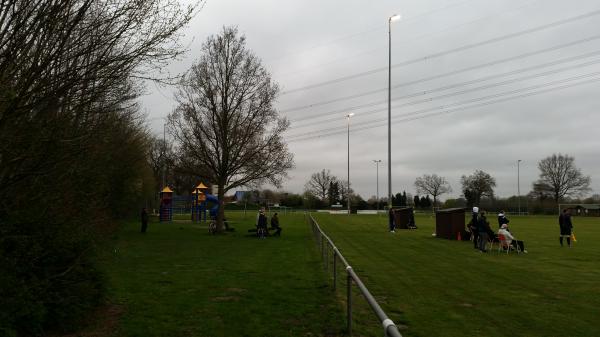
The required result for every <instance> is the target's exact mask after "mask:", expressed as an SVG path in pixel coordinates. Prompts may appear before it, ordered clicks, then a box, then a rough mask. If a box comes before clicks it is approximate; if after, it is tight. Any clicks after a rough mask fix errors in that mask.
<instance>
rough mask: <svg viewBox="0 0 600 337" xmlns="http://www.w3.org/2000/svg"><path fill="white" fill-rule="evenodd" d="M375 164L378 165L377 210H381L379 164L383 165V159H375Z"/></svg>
mask: <svg viewBox="0 0 600 337" xmlns="http://www.w3.org/2000/svg"><path fill="white" fill-rule="evenodd" d="M373 162H374V163H375V164H376V165H377V210H379V163H381V159H378V160H376V159H373Z"/></svg>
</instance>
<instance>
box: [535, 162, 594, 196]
mask: <svg viewBox="0 0 600 337" xmlns="http://www.w3.org/2000/svg"><path fill="white" fill-rule="evenodd" d="M538 168H539V170H540V179H539V180H538V181H537V182H536V183H538V184H542V185H544V186H547V187H549V191H551V193H552V198H553V199H554V201H555V202H556V203H557V204H558V202H559V201H560V200H561V199H562V198H564V197H566V196H582V195H585V194H586V193H588V192H589V191H590V183H591V178H590V176H584V175H583V174H582V173H581V170H580V169H578V168H577V167H576V166H575V158H573V157H571V156H569V155H566V154H565V155H562V154H560V153H559V154H553V155H551V156H549V157H546V158H544V159H542V160H541V161H540V162H539V163H538ZM534 187H535V184H534Z"/></svg>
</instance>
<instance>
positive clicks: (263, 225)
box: [256, 209, 267, 239]
mask: <svg viewBox="0 0 600 337" xmlns="http://www.w3.org/2000/svg"><path fill="white" fill-rule="evenodd" d="M256 235H257V236H258V237H259V238H261V239H264V238H265V237H266V236H267V216H266V215H265V210H264V209H261V210H260V211H259V212H258V219H257V221H256Z"/></svg>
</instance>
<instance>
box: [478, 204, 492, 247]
mask: <svg viewBox="0 0 600 337" xmlns="http://www.w3.org/2000/svg"><path fill="white" fill-rule="evenodd" d="M477 231H478V232H479V250H480V251H481V252H482V253H485V252H487V250H486V245H487V242H488V235H489V234H488V233H489V232H490V231H491V229H490V223H489V222H488V221H487V218H486V217H485V212H484V211H481V212H479V216H478V217H477Z"/></svg>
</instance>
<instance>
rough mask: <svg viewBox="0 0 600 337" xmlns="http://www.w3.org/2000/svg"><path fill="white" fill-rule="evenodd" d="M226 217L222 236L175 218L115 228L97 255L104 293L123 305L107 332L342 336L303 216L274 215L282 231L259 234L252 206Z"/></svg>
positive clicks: (339, 316) (335, 307)
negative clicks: (254, 233)
mask: <svg viewBox="0 0 600 337" xmlns="http://www.w3.org/2000/svg"><path fill="white" fill-rule="evenodd" d="M227 216H228V219H229V220H230V222H231V225H232V226H234V227H236V229H237V231H236V232H234V233H227V234H224V235H215V236H211V235H209V234H208V233H207V229H206V225H198V224H191V223H189V222H183V221H181V222H179V221H177V222H174V223H151V224H150V226H149V229H148V233H147V234H145V235H142V234H140V233H139V225H138V224H137V223H129V224H126V225H125V226H124V227H123V228H122V229H121V230H120V231H119V233H118V238H117V239H116V240H115V242H114V246H112V247H110V250H109V251H110V253H106V254H105V256H104V258H103V260H102V261H103V262H102V267H103V268H104V269H105V270H106V272H107V274H108V279H109V284H110V286H109V300H110V302H111V303H112V304H113V305H117V306H119V307H120V308H121V310H122V312H123V314H122V315H121V317H120V318H119V321H118V324H117V330H116V331H115V333H114V335H115V336H144V337H148V336H211V337H212V336H215V337H218V336H323V335H327V336H332V335H340V334H341V332H340V331H341V329H343V326H344V323H343V317H342V311H341V310H340V305H339V303H338V302H336V300H335V296H334V294H333V293H332V292H331V289H329V288H328V287H327V283H326V281H327V280H326V277H325V274H324V271H323V266H322V264H321V262H320V260H319V255H318V253H317V250H316V248H315V246H314V245H313V244H312V243H311V241H310V240H311V237H310V235H311V234H310V230H309V227H308V225H307V224H306V222H305V219H304V216H303V215H302V214H295V215H287V216H286V215H284V216H281V217H280V218H281V224H282V227H283V228H284V230H283V235H282V237H281V238H274V237H269V238H267V239H264V240H260V239H257V238H255V237H247V236H246V234H247V229H249V228H253V227H254V225H253V223H254V220H255V213H248V216H247V217H246V218H244V216H243V212H241V213H232V212H230V213H228V214H227ZM184 218H188V217H184ZM188 219H189V218H188ZM107 251H108V250H107Z"/></svg>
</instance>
